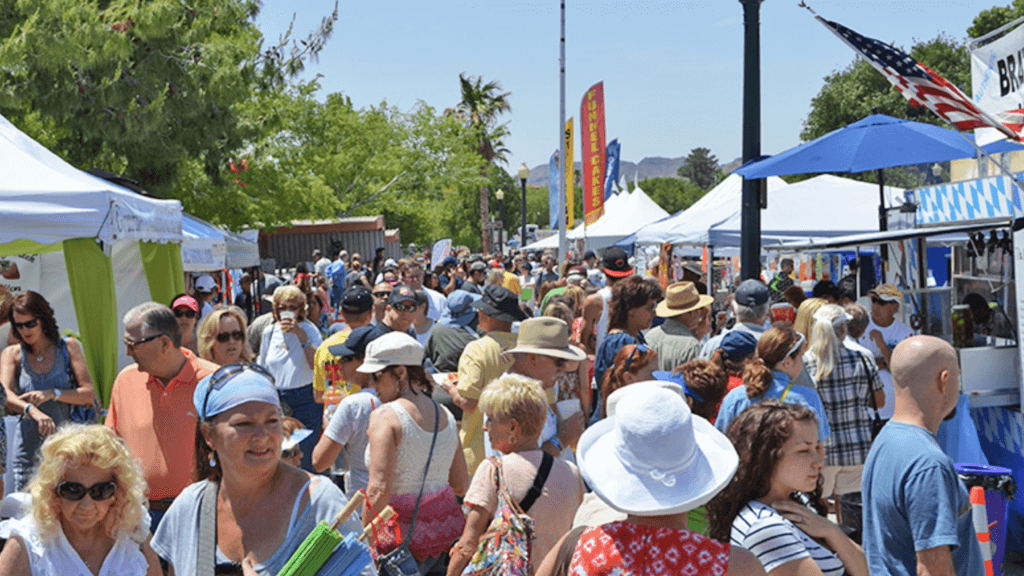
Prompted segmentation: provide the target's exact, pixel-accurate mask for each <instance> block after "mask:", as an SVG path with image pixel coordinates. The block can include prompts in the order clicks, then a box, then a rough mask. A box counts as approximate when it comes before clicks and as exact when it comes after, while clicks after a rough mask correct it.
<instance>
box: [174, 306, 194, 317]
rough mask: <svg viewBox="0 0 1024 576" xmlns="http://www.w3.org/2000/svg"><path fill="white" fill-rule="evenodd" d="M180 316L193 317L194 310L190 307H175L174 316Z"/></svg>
mask: <svg viewBox="0 0 1024 576" xmlns="http://www.w3.org/2000/svg"><path fill="white" fill-rule="evenodd" d="M182 316H184V317H185V318H195V317H196V311H195V310H193V309H191V308H175V310H174V317H175V318H181V317H182Z"/></svg>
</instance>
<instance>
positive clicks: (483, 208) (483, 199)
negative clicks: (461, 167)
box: [480, 186, 491, 256]
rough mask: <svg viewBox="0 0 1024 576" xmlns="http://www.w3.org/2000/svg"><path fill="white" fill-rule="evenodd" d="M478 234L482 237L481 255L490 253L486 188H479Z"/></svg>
mask: <svg viewBox="0 0 1024 576" xmlns="http://www.w3.org/2000/svg"><path fill="white" fill-rule="evenodd" d="M480 234H481V235H482V236H483V249H482V251H483V254H484V255H485V256H487V255H489V254H490V253H491V229H490V228H489V227H488V226H487V186H481V187H480Z"/></svg>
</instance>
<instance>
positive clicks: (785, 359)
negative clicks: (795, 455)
mask: <svg viewBox="0 0 1024 576" xmlns="http://www.w3.org/2000/svg"><path fill="white" fill-rule="evenodd" d="M806 349H807V339H806V338H804V336H803V334H800V333H799V332H797V331H795V330H793V325H792V324H790V323H789V322H777V323H775V324H774V325H772V327H771V328H769V329H768V330H766V331H765V333H764V334H763V335H762V336H761V339H760V340H758V341H757V348H756V350H755V352H754V354H755V356H754V359H753V360H751V361H750V362H748V363H747V366H746V368H745V369H744V370H743V386H742V387H740V388H736V389H734V390H732V391H731V392H729V393H728V394H726V395H725V399H724V400H722V407H721V409H719V411H718V417H717V419H716V420H715V428H718V429H719V430H721V431H722V432H725V431H726V430H727V429H728V427H729V422H731V421H732V420H733V419H734V418H736V417H737V416H739V414H740V412H743V411H744V410H746V409H747V408H749V407H750V406H751V405H753V404H757V403H758V402H762V401H764V400H778V401H779V402H789V403H792V404H801V405H803V406H807V407H808V408H810V409H811V410H812V411H814V414H815V416H817V418H818V436H819V437H820V438H821V439H822V440H823V441H824V440H825V439H826V438H828V437H830V436H831V435H832V431H831V430H830V429H829V426H828V421H827V420H826V416H825V406H824V404H822V402H821V397H820V396H818V393H817V392H816V391H815V390H814V389H813V388H808V387H806V386H801V385H799V384H794V383H793V381H794V380H795V379H796V377H797V376H798V375H799V374H800V372H801V371H802V370H803V367H804V363H803V354H804V351H805V350H806Z"/></svg>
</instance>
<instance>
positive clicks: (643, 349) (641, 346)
mask: <svg viewBox="0 0 1024 576" xmlns="http://www.w3.org/2000/svg"><path fill="white" fill-rule="evenodd" d="M637 352H640V353H642V354H646V353H647V345H646V344H637V345H636V346H635V347H633V351H632V352H630V353H629V358H626V365H625V366H623V367H622V370H623V371H628V370H629V365H630V364H632V363H633V356H636V353H637Z"/></svg>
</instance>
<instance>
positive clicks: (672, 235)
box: [634, 174, 786, 246]
mask: <svg viewBox="0 0 1024 576" xmlns="http://www.w3.org/2000/svg"><path fill="white" fill-rule="evenodd" d="M767 180H768V194H769V197H768V198H769V205H771V202H772V193H773V192H775V191H777V190H779V189H781V188H783V187H785V186H786V182H785V181H784V180H783V179H781V178H779V177H776V176H772V177H771V178H768V179H767ZM742 193H743V178H742V177H741V176H738V175H736V174H730V175H729V176H728V177H726V179H725V180H723V181H721V182H720V183H719V184H718V186H715V187H714V188H712V189H711V190H709V191H708V192H707V194H705V195H704V196H702V197H701V198H700V200H697V201H696V202H694V203H693V205H692V206H690V207H689V208H687V209H686V210H683V211H681V212H677V213H676V214H674V215H672V217H670V218H665V219H663V220H661V221H658V222H655V223H653V224H649V225H647V226H644V227H642V228H640V229H639V230H637V231H636V235H635V236H636V238H635V240H634V242H635V243H636V244H663V243H665V242H669V243H671V244H675V245H677V246H680V245H690V246H703V245H705V244H708V238H709V231H710V230H711V227H712V226H714V225H716V224H719V223H721V222H724V221H726V220H728V219H729V218H730V217H732V216H733V215H735V214H739V211H740V208H741V206H742V202H743V199H742Z"/></svg>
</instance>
